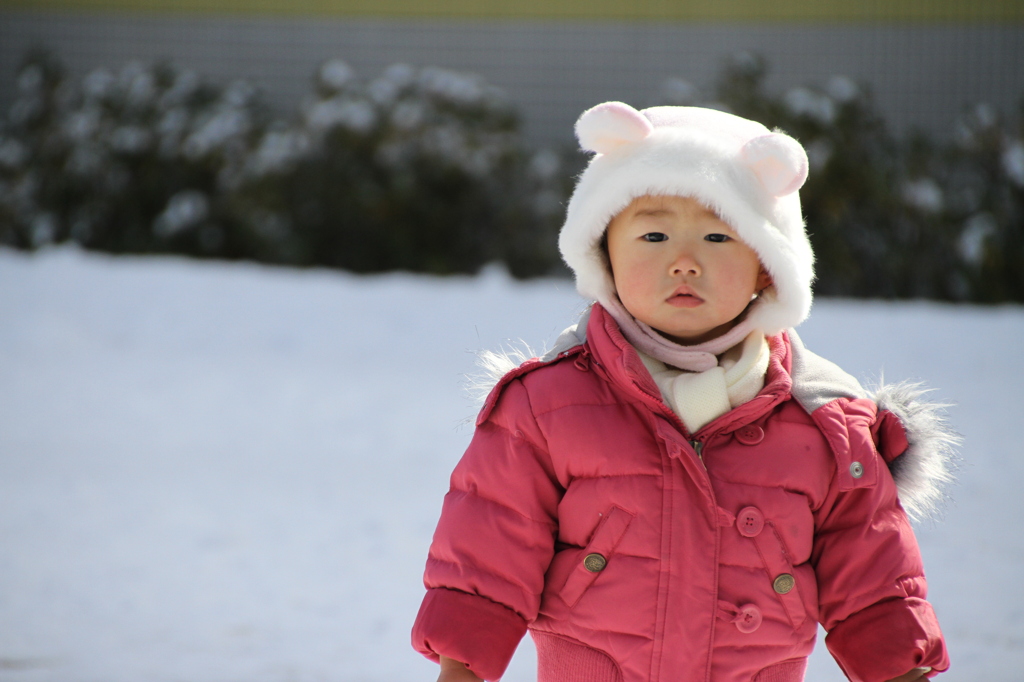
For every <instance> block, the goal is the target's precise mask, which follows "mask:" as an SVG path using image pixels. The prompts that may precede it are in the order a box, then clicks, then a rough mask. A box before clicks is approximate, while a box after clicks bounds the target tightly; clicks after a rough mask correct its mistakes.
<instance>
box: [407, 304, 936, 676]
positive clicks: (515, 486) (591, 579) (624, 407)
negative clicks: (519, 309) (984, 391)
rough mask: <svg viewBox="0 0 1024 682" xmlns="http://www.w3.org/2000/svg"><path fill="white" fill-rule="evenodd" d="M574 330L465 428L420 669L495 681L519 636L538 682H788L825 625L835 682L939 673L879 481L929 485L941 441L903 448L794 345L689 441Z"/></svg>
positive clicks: (643, 373) (601, 314)
mask: <svg viewBox="0 0 1024 682" xmlns="http://www.w3.org/2000/svg"><path fill="white" fill-rule="evenodd" d="M585 324H586V326H585V335H584V332H583V329H584V326H583V325H584V323H583V322H581V325H580V327H579V328H578V329H577V330H575V331H573V330H569V331H568V332H567V335H568V342H567V341H566V338H567V336H566V335H563V338H562V339H560V343H559V346H557V347H556V351H555V352H553V353H551V354H549V355H548V356H546V357H545V359H543V360H532V361H529V362H527V363H525V364H523V365H522V366H520V367H518V368H517V369H514V370H513V371H511V372H509V373H508V374H507V375H505V376H504V377H503V378H502V379H501V381H500V382H499V384H498V385H497V386H496V387H495V388H494V390H493V391H492V392H491V394H490V396H489V397H488V399H487V402H486V404H485V405H484V407H483V410H482V411H481V412H480V415H479V418H478V420H477V428H476V432H475V434H474V436H473V440H472V442H471V444H470V446H469V448H468V450H467V451H466V454H465V456H464V457H463V459H462V460H461V461H460V463H459V465H458V466H457V467H456V469H455V471H454V473H453V474H452V478H451V490H450V492H449V493H448V494H447V496H446V497H445V500H444V506H443V510H442V513H441V519H440V522H439V523H438V526H437V531H436V532H435V535H434V541H433V544H432V545H431V548H430V554H429V558H428V561H427V568H426V575H425V579H424V581H425V584H426V587H427V588H428V592H427V595H426V597H425V598H424V601H423V604H422V606H421V608H420V612H419V615H418V616H417V619H416V623H415V625H414V628H413V644H414V646H415V647H416V649H417V650H418V651H420V652H421V653H423V654H425V655H426V656H428V657H430V658H432V659H434V660H437V659H438V655H439V654H443V655H445V656H448V657H450V658H455V659H457V660H462V661H465V662H467V663H468V664H469V666H470V668H471V669H472V670H473V671H474V672H475V673H476V674H477V675H478V676H480V677H482V678H484V679H486V680H497V679H498V678H500V677H501V675H502V674H503V673H504V670H505V668H506V666H507V665H508V662H509V659H510V658H511V656H512V653H513V652H514V651H515V648H516V646H517V644H518V642H519V641H520V639H521V638H522V636H523V634H524V633H525V632H526V630H527V629H529V630H530V633H531V635H532V636H533V638H534V642H535V644H536V647H537V655H538V666H539V675H538V680H539V682H669V681H671V682H694V681H698V680H711V681H713V682H740V681H743V682H751V681H756V682H796V681H798V680H802V679H803V673H804V668H805V666H806V658H807V656H808V654H809V653H810V652H811V648H812V647H813V645H814V639H815V634H816V630H817V624H818V623H819V622H820V623H822V624H823V625H824V627H825V629H826V630H827V631H828V637H827V638H826V643H827V645H828V647H829V650H830V651H831V652H832V654H833V656H835V658H836V660H837V661H838V662H839V665H840V666H841V667H842V668H843V670H844V671H845V672H846V674H847V676H848V677H849V678H850V679H851V680H864V681H865V682H875V681H877V680H888V679H890V678H892V677H896V676H897V675H901V674H903V673H905V672H907V671H909V670H910V669H912V668H914V667H918V666H931V667H932V668H934V670H935V671H942V670H945V669H946V668H947V667H948V665H949V664H948V658H947V655H946V650H945V645H944V642H943V639H942V635H941V633H940V631H939V626H938V622H937V621H936V618H935V614H934V613H933V611H932V608H931V606H930V605H929V603H928V602H927V601H925V590H926V586H925V578H924V574H923V570H922V566H921V557H920V554H919V552H918V548H917V543H916V540H915V538H914V533H913V531H912V530H911V527H910V523H909V522H908V519H907V515H906V513H905V512H904V508H903V506H902V505H901V502H900V499H899V498H898V496H897V485H896V484H895V483H894V478H893V475H892V474H891V473H890V467H892V468H893V469H894V470H898V469H899V468H898V467H897V466H896V465H897V464H899V463H900V462H901V459H902V458H903V457H914V458H915V461H914V462H913V463H911V464H909V465H907V466H905V467H904V468H906V470H907V472H908V473H907V474H906V478H907V479H908V480H910V481H911V484H912V486H911V487H912V489H911V490H910V494H911V495H915V496H916V498H915V499H914V501H913V504H914V505H919V504H923V503H926V502H927V500H926V499H925V500H923V502H922V499H920V498H927V497H929V496H934V495H935V493H936V489H935V488H934V487H929V486H932V485H933V483H934V481H929V480H928V479H929V477H931V478H941V477H942V476H943V475H944V474H943V470H942V468H943V466H944V465H943V464H942V462H941V461H940V460H938V459H936V458H937V457H940V456H941V455H942V454H943V453H942V452H941V451H943V449H945V448H948V442H945V443H944V442H943V441H942V440H941V438H938V437H937V436H936V434H935V433H931V434H925V435H922V436H921V437H920V438H918V439H915V438H914V437H911V438H910V439H909V440H910V443H911V444H912V445H910V447H909V448H908V438H907V436H906V435H905V434H906V432H905V429H904V426H905V425H902V424H901V421H900V419H898V418H897V417H896V416H895V414H901V413H902V414H904V415H906V419H905V421H910V422H914V420H915V419H916V420H917V422H919V423H922V424H923V425H924V427H925V428H928V427H929V425H933V423H934V419H932V420H931V421H929V420H928V419H925V420H924V421H922V419H921V418H920V415H921V414H922V409H921V408H920V405H917V406H916V407H915V405H913V404H912V400H910V399H908V400H906V401H905V402H904V404H896V403H895V402H894V403H893V405H892V406H891V407H890V409H889V410H881V409H879V407H878V405H877V403H876V402H875V401H872V400H868V399H866V398H864V397H862V396H863V391H862V390H861V389H860V387H859V385H857V384H856V382H855V381H854V380H853V379H852V378H850V377H849V376H848V375H846V374H845V373H843V372H842V371H841V370H839V369H838V368H836V367H835V366H834V365H831V364H830V363H828V362H826V361H824V360H821V359H820V358H818V357H817V356H814V355H813V354H811V353H809V352H808V351H806V350H805V349H803V348H802V346H800V344H799V341H798V339H797V338H796V336H795V334H792V333H789V334H782V335H779V336H777V337H773V338H771V339H769V341H770V349H771V360H770V366H769V369H768V374H767V376H766V380H765V386H764V389H763V390H762V391H761V393H760V394H759V395H758V396H757V397H756V398H754V399H753V400H751V401H749V402H748V403H745V404H744V405H741V406H740V407H737V408H735V409H733V410H732V411H730V412H728V413H727V414H725V415H723V416H721V417H719V418H717V419H715V420H714V421H712V422H711V423H709V424H707V425H706V426H705V427H703V428H702V429H700V430H699V431H698V432H696V433H693V434H690V433H687V431H686V428H685V427H684V426H683V424H682V422H681V421H680V420H679V419H678V417H677V416H676V415H675V414H674V413H673V412H672V411H671V409H670V408H668V407H667V406H666V405H665V403H664V402H663V401H662V399H661V396H660V393H659V391H658V388H657V386H656V385H655V383H654V381H653V379H651V377H650V374H649V373H648V372H647V370H646V369H645V368H644V366H643V364H642V363H641V361H640V359H639V356H638V355H637V354H636V352H635V351H634V350H633V349H632V347H631V346H630V345H629V344H628V343H627V342H626V340H625V339H624V338H623V337H622V335H621V333H620V332H619V329H618V327H617V326H616V324H615V322H614V321H613V320H612V318H611V317H610V316H609V315H608V314H607V313H606V312H605V311H604V310H603V309H602V308H601V307H600V305H595V306H594V307H593V308H592V310H591V314H590V317H589V322H587V323H585ZM912 397H913V396H911V398H912ZM877 399H878V396H876V400H877ZM886 399H887V400H889V401H890V402H893V400H894V399H893V396H888V397H887V398H886ZM897 400H898V398H897ZM879 402H884V401H881V400H880V401H879ZM925 411H927V408H925ZM931 416H934V415H931ZM929 418H930V417H929ZM932 430H933V431H934V428H933V429H932ZM939 435H940V436H941V434H939ZM911 436H913V434H911ZM918 441H919V442H918ZM922 447H924V448H926V449H928V450H930V452H917V453H915V452H914V450H915V448H917V449H918V450H921V448H922ZM908 450H909V451H910V452H908ZM929 458H930V459H929ZM922 462H923V463H924V464H922ZM887 463H889V466H886V465H887ZM929 468H931V469H932V470H934V471H935V472H936V473H934V474H929V473H928V470H929ZM904 502H905V503H906V500H904ZM909 506H910V505H908V507H909Z"/></svg>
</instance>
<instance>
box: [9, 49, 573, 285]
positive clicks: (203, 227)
mask: <svg viewBox="0 0 1024 682" xmlns="http://www.w3.org/2000/svg"><path fill="white" fill-rule="evenodd" d="M18 84H19V93H18V99H17V101H16V102H15V103H14V105H13V107H12V108H11V110H10V114H9V116H8V117H7V119H6V120H3V121H2V122H0V243H7V244H11V245H15V246H17V247H20V248H35V247H38V246H41V245H44V244H47V243H51V242H62V241H67V240H73V241H76V242H79V243H80V244H82V245H84V246H86V247H88V248H95V249H102V250H107V251H113V252H161V251H164V252H168V251H169V252H178V253H186V254H191V255H208V256H215V257H226V258H252V259H258V260H264V261H271V262H286V263H293V264H302V265H306V264H318V265H328V266H335V267H342V268H347V269H350V270H354V271H359V272H372V271H383V270H393V269H406V270H414V271H424V272H433V273H439V274H445V273H453V272H475V271H476V270H477V269H479V267H480V266H481V265H483V264H484V263H486V262H489V261H503V262H504V263H506V265H507V266H508V268H509V270H510V271H511V272H512V273H513V274H515V275H517V276H532V275H539V274H545V273H549V272H551V271H552V270H553V268H555V267H557V263H558V257H557V250H556V248H555V236H556V234H557V226H558V220H559V217H560V216H559V214H560V212H561V200H562V198H563V195H564V191H565V189H564V187H563V185H564V182H563V180H562V178H563V175H564V174H563V172H562V169H561V160H560V157H559V156H558V155H554V154H553V153H551V152H544V151H538V150H532V149H529V148H528V147H527V146H526V145H525V144H524V143H523V141H522V138H521V136H520V135H519V130H518V117H517V114H516V112H515V109H514V108H513V107H512V105H511V104H510V103H509V102H508V100H507V99H506V98H505V97H504V96H503V95H502V94H501V93H500V92H499V91H498V90H497V89H495V88H494V87H492V86H490V85H489V84H487V83H486V82H484V81H483V80H482V79H480V78H479V77H477V76H474V75H469V74H461V73H455V72H451V71H446V70H442V69H437V68H431V67H428V68H413V67H410V66H405V65H396V66H392V67H390V68H388V69H387V70H385V71H384V73H383V74H381V75H380V76H379V77H377V78H375V79H373V80H369V81H366V80H362V79H360V78H358V77H357V75H356V74H355V72H354V71H353V70H352V69H351V68H350V67H349V66H348V65H346V64H345V63H344V62H341V61H337V60H335V61H329V62H326V63H325V64H323V65H322V66H321V68H320V69H319V70H318V72H317V74H316V77H315V79H314V83H313V89H314V93H313V95H312V97H311V98H310V99H309V101H307V102H305V103H304V104H303V106H302V108H301V112H300V115H299V116H297V117H296V119H295V120H291V121H289V120H284V119H274V118H273V117H272V116H271V115H270V113H269V111H268V110H267V107H266V106H265V105H264V104H263V103H262V101H261V99H260V97H259V94H258V93H257V92H256V91H255V90H254V89H253V88H252V87H251V86H249V85H248V84H246V83H245V82H242V81H237V82H234V83H230V84H228V85H226V86H217V85H214V84H211V83H208V82H205V81H203V80H202V79H200V78H199V77H198V76H197V75H196V74H194V73H192V72H189V71H181V70H178V69H176V68H174V67H171V66H168V65H157V66H143V65H140V64H136V63H132V64H128V65H126V66H125V67H123V68H122V69H121V70H120V71H119V72H116V73H115V72H110V71H108V70H105V69H100V70H97V71H94V72H93V73H90V74H89V75H88V76H86V77H85V78H84V79H83V80H82V81H81V82H80V83H73V82H71V81H70V80H69V79H67V78H65V76H64V73H63V69H62V68H61V66H60V65H59V64H58V63H56V62H55V61H54V60H53V59H52V58H50V57H49V56H47V55H46V54H33V55H30V56H29V57H28V58H27V59H26V60H25V63H24V65H23V67H22V68H21V69H20V71H19V73H18Z"/></svg>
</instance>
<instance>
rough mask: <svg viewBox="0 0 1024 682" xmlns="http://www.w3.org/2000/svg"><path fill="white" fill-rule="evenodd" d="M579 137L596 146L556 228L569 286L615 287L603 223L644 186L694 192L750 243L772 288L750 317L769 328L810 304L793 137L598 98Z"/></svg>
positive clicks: (656, 191)
mask: <svg viewBox="0 0 1024 682" xmlns="http://www.w3.org/2000/svg"><path fill="white" fill-rule="evenodd" d="M576 137H577V138H578V139H579V141H580V146H581V147H582V148H583V149H584V150H585V151H590V152H595V155H594V157H593V158H592V159H591V160H590V165H589V166H587V169H586V170H585V171H584V172H583V174H582V175H581V176H580V179H579V182H578V183H577V184H576V189H575V191H574V192H573V195H572V199H571V200H570V201H569V207H568V210H567V214H566V219H565V224H564V225H563V226H562V231H561V234H560V236H559V240H558V246H559V250H560V251H561V252H562V258H563V259H565V262H566V263H567V264H568V265H569V267H570V268H572V270H573V272H574V273H575V274H576V288H577V289H578V291H579V292H580V294H581V295H583V296H584V297H586V298H590V299H594V300H597V301H600V302H604V301H609V300H611V299H612V298H613V297H615V296H616V293H615V285H614V282H613V281H612V278H611V272H610V271H609V269H608V265H607V260H606V258H605V256H604V254H603V252H602V250H601V238H602V236H603V235H604V233H605V230H606V229H607V227H608V223H609V222H610V221H611V219H612V218H613V217H615V215H616V214H618V213H619V212H620V211H621V210H622V209H623V208H625V207H626V206H627V205H628V204H629V203H630V202H631V201H632V200H633V199H635V198H636V197H639V196H643V195H645V194H652V195H678V196H687V197H693V198H694V199H697V200H698V201H700V202H701V203H703V204H704V205H706V206H707V207H708V208H710V209H712V210H713V211H715V212H716V213H717V214H718V216H719V217H720V218H721V219H722V220H724V221H726V222H727V223H729V225H731V226H732V228H733V229H734V230H736V233H737V234H738V235H739V237H740V239H742V240H743V241H744V242H745V243H746V244H747V245H748V246H750V247H751V248H752V249H754V251H755V252H757V254H758V256H759V257H760V259H761V263H762V264H763V265H764V267H765V269H767V270H768V272H769V274H770V275H771V277H772V281H773V282H774V287H773V289H774V290H772V289H769V290H768V291H766V292H765V293H764V294H762V296H761V300H760V301H759V303H758V304H757V305H756V306H755V307H754V308H753V309H752V310H751V312H750V314H749V316H748V318H747V319H748V320H749V321H750V322H753V323H754V326H756V327H759V328H760V329H762V330H763V331H764V332H765V333H766V334H769V335H772V334H776V333H778V332H779V331H781V330H783V329H786V328H788V327H794V326H796V325H798V324H800V323H801V322H803V321H804V319H806V318H807V315H808V313H809V312H810V309H811V281H812V280H813V278H814V254H813V252H812V251H811V245H810V242H809V241H808V239H807V235H806V233H805V232H804V221H803V216H802V214H801V211H800V197H799V195H798V193H797V190H799V189H800V187H801V186H802V185H803V184H804V181H805V180H806V179H807V154H806V152H804V149H803V147H801V146H800V143H799V142H797V141H796V140H794V139H793V138H791V137H789V136H788V135H785V134H783V133H780V132H772V131H770V130H768V129H767V128H766V127H764V126H763V125H761V124H760V123H757V122H755V121H750V120H747V119H745V118H741V117H739V116H734V115H732V114H726V113H723V112H721V111H715V110H713V109H702V108H698V107H653V108H650V109H644V110H643V111H637V110H636V109H634V108H633V107H631V106H629V105H628V104H623V103H622V102H605V103H604V104H599V105H597V106H596V107H593V108H592V109H588V110H587V111H585V112H583V115H582V116H580V118H579V120H578V121H577V122H576Z"/></svg>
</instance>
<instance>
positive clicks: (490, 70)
mask: <svg viewBox="0 0 1024 682" xmlns="http://www.w3.org/2000/svg"><path fill="white" fill-rule="evenodd" d="M97 2H98V0H97ZM168 2H169V0H168ZM266 2H270V4H273V2H271V0H266ZM51 4H54V3H51ZM55 4H58V5H59V4H60V3H55ZM85 4H86V5H88V4H89V3H88V2H87V3H85ZM93 4H96V3H95V2H94V3H93ZM106 4H110V3H109V2H108V3H106ZM150 4H156V5H159V4H160V2H159V0H151V2H150ZM164 4H167V3H164ZM171 4H173V3H171ZM179 4H180V3H179ZM222 4H223V3H222ZM327 4H330V3H327ZM740 4H743V3H740ZM889 4H890V5H892V6H893V7H896V8H897V9H899V7H902V6H903V5H904V4H906V3H901V2H898V1H897V2H894V3H889ZM442 5H444V3H442ZM490 6H491V5H488V4H487V3H484V7H485V8H487V7H490ZM782 6H783V8H784V9H785V8H789V10H792V11H796V10H799V9H800V7H801V6H800V4H799V3H788V4H787V3H783V5H782ZM907 6H908V7H909V5H907ZM972 6H973V7H974V8H975V10H974V11H975V12H976V13H978V17H979V18H981V19H985V18H986V17H987V18H989V19H992V18H993V17H994V18H995V19H999V21H997V22H996V21H988V22H985V21H980V22H979V21H974V22H967V23H941V22H939V23H936V21H934V20H935V19H936V17H935V16H933V17H931V19H932V20H933V21H930V22H929V21H925V22H923V23H922V22H921V21H919V20H915V22H911V23H906V22H904V23H892V22H889V23H877V22H875V23H870V22H869V23H860V24H851V23H835V22H833V23H831V24H825V23H803V24H801V23H793V22H790V23H773V24H766V25H763V26H760V25H753V24H747V23H736V22H733V23H722V22H718V23H714V22H710V23H709V22H708V21H707V17H704V21H702V22H696V23H694V22H689V23H687V22H681V21H680V19H679V17H675V18H672V17H669V18H670V19H673V20H672V21H670V22H666V21H660V20H659V21H652V20H650V17H648V18H647V19H648V20H644V21H641V19H644V17H638V18H637V17H634V20H632V21H628V22H609V21H605V22H603V23H602V22H597V21H593V20H587V19H586V18H580V17H579V16H574V17H570V18H571V19H573V20H572V21H569V20H566V19H564V18H563V19H552V18H551V17H547V18H544V20H543V21H541V20H540V19H537V18H532V19H531V18H525V19H524V18H523V17H511V18H504V19H502V20H501V21H496V20H487V21H485V20H483V19H476V20H470V19H467V18H466V17H456V18H448V19H444V20H441V19H437V18H431V19H429V20H426V19H422V18H421V19H416V20H413V19H409V18H401V19H380V18H348V19H345V20H341V19H337V18H336V17H329V18H326V19H324V20H323V21H320V20H314V19H305V18H296V17H295V16H294V15H293V14H289V15H288V16H284V17H277V18H268V17H266V16H262V15H261V16H251V15H239V16H230V17H219V16H210V15H200V14H185V15H166V14H165V15H154V14H139V13H137V12H136V13H120V14H102V15H100V14H95V13H93V14H81V13H77V14H75V13H69V12H67V11H60V12H54V13H51V14H45V15H44V14H42V13H40V12H35V11H22V12H18V11H13V10H7V11H3V12H0V18H3V19H4V21H3V23H0V67H2V68H3V73H0V104H2V105H3V112H5V113H4V114H3V116H2V118H0V121H2V123H0V126H2V127H0V243H7V244H12V245H15V246H17V247H19V248H35V247H37V246H40V245H43V244H46V243H50V242H55V241H56V242H60V241H66V240H73V241H77V242H79V243H81V244H83V245H84V246H87V247H89V248H97V249H103V250H109V251H114V252H177V253H188V254H192V255H197V256H211V257H221V258H251V259H257V260H264V261H269V262H279V263H289V264H296V265H307V264H320V265H328V266H334V267H343V268H347V269H352V270H356V271H363V272H367V271H380V270H388V269H395V268H400V269H409V270H419V271H426V272H435V273H450V272H473V271H475V270H477V269H478V268H479V267H480V266H481V265H482V264H483V263H485V262H489V261H501V262H504V263H506V264H507V265H508V267H509V268H510V270H511V271H512V272H513V273H514V274H516V275H518V276H523V277H527V276H534V275H539V274H550V273H554V272H559V271H560V270H559V268H560V266H559V262H558V257H557V253H556V251H555V236H556V233H557V228H558V225H559V222H560V219H561V211H562V205H563V203H564V201H565V198H566V196H567V192H568V191H569V190H570V189H571V179H572V175H573V174H574V173H575V172H576V171H577V170H578V169H579V168H580V167H581V164H582V163H583V162H584V161H585V159H583V158H582V157H581V156H580V155H579V154H577V153H575V152H574V151H573V150H572V147H571V138H570V134H571V126H572V121H573V119H574V118H575V116H576V115H578V113H579V112H580V111H582V109H584V108H586V107H588V106H591V105H592V104H594V103H596V102H599V101H602V100H606V99H621V100H625V101H629V102H630V103H632V104H635V105H637V106H647V105H653V104H663V103H677V104H704V105H712V106H717V107H722V108H727V109H729V110H732V111H735V112H736V113H739V114H742V115H747V116H750V117H753V118H756V119H758V120H761V121H763V122H764V123H766V124H768V125H771V126H779V127H781V128H783V129H785V130H787V131H788V132H790V133H792V134H794V135H795V136H797V137H798V138H799V139H800V140H801V141H802V142H803V143H804V144H805V146H807V148H808V151H809V153H810V157H811V162H812V172H811V179H810V181H809V182H808V185H807V186H806V188H805V190H804V191H803V192H802V197H803V202H804V206H805V213H806V215H807V221H808V229H809V232H810V233H811V237H812V241H813V242H814V246H815V250H816V252H817V254H818V258H819V264H818V273H819V277H818V283H817V289H818V291H819V293H824V294H830V295H847V296H883V297H927V298H936V299H943V300H972V301H990V302H997V301H1011V300H1012V301H1024V275H1022V274H1021V273H1024V194H1022V187H1024V143H1022V142H1021V135H1022V130H1021V128H1020V125H1021V124H1020V118H1019V111H1018V103H1019V102H1020V97H1021V95H1022V94H1024V38H1022V32H1021V30H1020V28H1019V24H1017V23H1012V21H1017V18H1015V15H1013V14H1012V12H1011V13H1010V14H1009V15H1005V12H1004V15H1005V16H1003V15H999V16H997V13H994V12H995V10H994V9H993V7H995V8H997V9H998V8H999V7H1003V8H1006V7H1009V8H1010V9H1012V4H1009V5H1008V4H1006V3H1002V4H999V3H995V4H993V3H987V2H981V3H974V4H973V5H972ZM298 7H299V8H302V7H305V5H303V4H302V3H299V5H298ZM526 7H527V9H529V7H530V5H529V4H528V5H527V6H526ZM554 7H556V8H557V7H558V5H557V4H556V5H555V6H554ZM601 7H604V6H603V5H602V6H601ZM794 7H795V8H796V10H794ZM807 7H810V5H807ZM964 7H967V5H966V4H964V3H955V2H943V3H936V4H935V5H934V6H933V12H939V11H940V10H942V11H947V13H948V12H953V13H954V14H955V12H956V11H960V12H961V14H962V12H963V11H966V10H963V8H964ZM951 8H952V9H951ZM957 8H960V9H959V10H958V9H957ZM307 9H308V8H307ZM598 9H600V8H598ZM595 11H596V10H595ZM748 11H749V10H748ZM819 11H820V10H819ZM985 12H988V14H987V15H986V14H985ZM569 14H571V13H569ZM577 14H578V12H577ZM798 18H799V17H798ZM806 18H807V17H806V16H805V17H804V19H806ZM854 18H856V17H854ZM939 18H941V17H939ZM946 18H947V19H950V18H952V19H964V16H963V15H958V16H953V15H950V16H948V17H946ZM968 18H970V17H968ZM904 19H906V17H904ZM1011 20H1012V21H1011ZM331 36H333V37H334V38H335V40H332V39H331ZM47 40H49V44H48V45H47ZM36 43H41V44H44V45H46V46H47V47H48V51H38V50H36V51H33V50H32V49H30V48H29V47H28V46H29V45H32V44H36ZM739 47H743V48H751V47H753V48H759V49H754V50H750V49H745V50H739V51H738V50H736V49H735V48H739ZM15 49H21V52H20V53H19V54H18V55H17V56H15V55H14V50H15ZM339 55H340V56H342V57H344V61H341V60H339V59H331V58H330V57H336V56H339ZM129 57H130V58H129ZM158 57H164V59H159V58H158ZM403 63H404V64H405V65H402V64H403ZM396 64H397V65H396ZM453 67H454V68H453ZM474 74H475V75H474ZM479 74H483V75H479ZM837 74H842V75H837ZM240 76H242V77H246V76H247V78H243V79H241V80H239V77H240ZM5 79H6V81H5ZM498 86H500V88H499V87H498Z"/></svg>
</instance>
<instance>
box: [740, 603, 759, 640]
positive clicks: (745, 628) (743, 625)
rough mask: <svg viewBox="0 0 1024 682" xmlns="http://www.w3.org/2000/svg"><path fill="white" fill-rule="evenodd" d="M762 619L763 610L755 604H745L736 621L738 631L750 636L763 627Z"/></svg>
mask: <svg viewBox="0 0 1024 682" xmlns="http://www.w3.org/2000/svg"><path fill="white" fill-rule="evenodd" d="M761 618H762V616H761V609H759V608H757V607H756V606H754V605H753V604H745V605H743V606H741V607H740V612H739V613H738V614H736V618H735V619H734V622H735V623H736V629H737V630H739V631H740V632H742V633H744V634H750V633H751V632H753V631H754V630H756V629H758V628H759V627H761Z"/></svg>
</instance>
